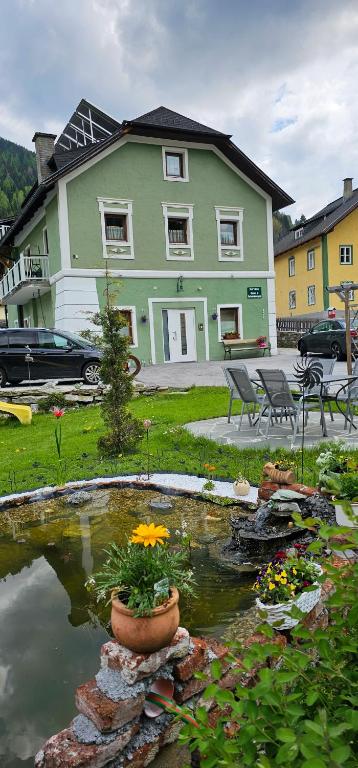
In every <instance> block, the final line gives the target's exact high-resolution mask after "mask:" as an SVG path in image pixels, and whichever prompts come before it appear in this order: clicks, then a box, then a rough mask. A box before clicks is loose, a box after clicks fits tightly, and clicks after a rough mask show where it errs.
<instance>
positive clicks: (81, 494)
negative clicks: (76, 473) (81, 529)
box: [64, 491, 91, 507]
mask: <svg viewBox="0 0 358 768" xmlns="http://www.w3.org/2000/svg"><path fill="white" fill-rule="evenodd" d="M90 501H91V494H90V493H89V492H88V491H75V493H71V494H70V495H69V496H66V498H65V500H64V503H65V504H68V505H69V506H70V507H80V506H82V505H83V504H88V502H90Z"/></svg>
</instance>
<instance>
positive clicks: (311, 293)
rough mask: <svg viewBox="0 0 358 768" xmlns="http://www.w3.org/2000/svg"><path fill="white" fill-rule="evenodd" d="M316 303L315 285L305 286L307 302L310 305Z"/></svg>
mask: <svg viewBox="0 0 358 768" xmlns="http://www.w3.org/2000/svg"><path fill="white" fill-rule="evenodd" d="M315 303H316V286H315V285H309V286H308V288H307V304H308V306H309V307H311V306H312V305H313V304H315Z"/></svg>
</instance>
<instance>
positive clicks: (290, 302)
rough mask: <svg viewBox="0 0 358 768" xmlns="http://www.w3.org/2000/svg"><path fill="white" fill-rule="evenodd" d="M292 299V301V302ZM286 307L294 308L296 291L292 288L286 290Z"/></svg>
mask: <svg viewBox="0 0 358 768" xmlns="http://www.w3.org/2000/svg"><path fill="white" fill-rule="evenodd" d="M292 299H293V302H292ZM288 308H289V309H296V291H295V290H292V291H289V292H288Z"/></svg>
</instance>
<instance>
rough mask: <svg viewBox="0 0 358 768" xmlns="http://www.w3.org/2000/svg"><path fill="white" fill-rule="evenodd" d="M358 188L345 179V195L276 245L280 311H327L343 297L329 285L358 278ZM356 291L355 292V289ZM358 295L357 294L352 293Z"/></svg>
mask: <svg viewBox="0 0 358 768" xmlns="http://www.w3.org/2000/svg"><path fill="white" fill-rule="evenodd" d="M357 264H358V188H357V189H354V190H353V188H352V179H351V178H347V179H344V188H343V195H342V197H340V198H338V200H334V201H333V202H332V203H329V204H328V205H326V206H325V207H324V208H322V210H321V211H318V213H316V214H315V215H314V216H311V218H310V219H308V220H307V221H306V222H305V223H304V224H299V225H297V226H296V227H295V228H294V229H293V230H291V231H290V232H289V233H288V234H287V235H285V236H284V237H283V238H281V240H279V241H278V243H276V246H275V272H276V312H277V317H295V316H298V315H300V316H302V315H315V316H317V317H320V316H322V315H323V316H326V311H327V309H328V307H329V306H331V305H333V306H334V307H335V308H336V309H337V310H343V309H344V307H343V302H342V301H341V300H340V299H339V298H338V296H337V295H336V294H334V295H330V294H329V293H328V292H327V290H326V289H327V286H329V285H338V284H339V283H341V282H342V281H349V282H358V266H357ZM352 293H353V292H352ZM351 299H352V300H353V301H358V296H356V297H354V295H352V296H351Z"/></svg>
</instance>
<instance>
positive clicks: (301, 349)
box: [299, 341, 307, 357]
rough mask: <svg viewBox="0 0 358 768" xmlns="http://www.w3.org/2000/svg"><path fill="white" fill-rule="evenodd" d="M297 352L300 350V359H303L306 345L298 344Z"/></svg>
mask: <svg viewBox="0 0 358 768" xmlns="http://www.w3.org/2000/svg"><path fill="white" fill-rule="evenodd" d="M299 350H300V355H301V357H305V356H306V355H307V347H306V344H303V343H302V341H301V344H300V346H299Z"/></svg>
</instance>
